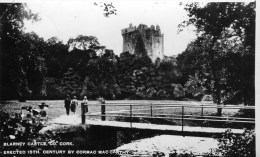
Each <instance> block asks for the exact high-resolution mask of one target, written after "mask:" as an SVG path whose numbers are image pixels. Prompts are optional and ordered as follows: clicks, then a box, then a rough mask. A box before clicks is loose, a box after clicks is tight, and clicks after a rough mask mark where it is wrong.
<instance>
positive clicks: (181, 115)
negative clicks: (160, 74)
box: [81, 103, 255, 131]
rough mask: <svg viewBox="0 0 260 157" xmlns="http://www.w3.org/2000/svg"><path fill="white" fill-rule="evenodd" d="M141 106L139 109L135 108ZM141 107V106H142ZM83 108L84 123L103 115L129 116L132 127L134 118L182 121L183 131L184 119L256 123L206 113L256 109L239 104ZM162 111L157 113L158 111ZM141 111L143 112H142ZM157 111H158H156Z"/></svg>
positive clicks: (122, 105)
mask: <svg viewBox="0 0 260 157" xmlns="http://www.w3.org/2000/svg"><path fill="white" fill-rule="evenodd" d="M97 105H99V106H100V109H101V110H100V112H98V113H86V111H87V109H88V107H91V106H97ZM108 107H113V108H114V110H113V111H106V108H108ZM119 107H121V108H122V107H124V108H126V109H124V110H119V111H118V110H117V108H119ZM134 107H139V109H133V108H134ZM140 107H141V108H140ZM81 109H82V124H84V123H85V119H86V116H95V117H97V116H98V117H101V120H102V121H105V120H106V118H107V117H121V118H129V120H130V127H132V123H133V119H134V118H146V119H170V120H178V121H181V127H182V131H183V129H184V121H204V122H205V121H206V122H226V123H249V124H252V125H254V124H255V118H241V117H233V116H214V115H205V113H204V112H205V110H206V109H222V110H226V109H234V110H239V109H244V110H255V107H254V106H237V105H226V106H222V105H212V104H201V105H183V104H170V103H160V104H152V103H150V104H143V103H106V104H88V105H85V104H81ZM171 109H175V110H178V111H177V112H176V113H167V112H166V113H165V111H169V110H171ZM192 109H197V110H198V109H199V110H200V112H197V113H196V114H185V111H186V110H192ZM160 110H163V111H162V112H159V113H157V112H158V111H160ZM140 111H141V112H140ZM156 111H157V112H156Z"/></svg>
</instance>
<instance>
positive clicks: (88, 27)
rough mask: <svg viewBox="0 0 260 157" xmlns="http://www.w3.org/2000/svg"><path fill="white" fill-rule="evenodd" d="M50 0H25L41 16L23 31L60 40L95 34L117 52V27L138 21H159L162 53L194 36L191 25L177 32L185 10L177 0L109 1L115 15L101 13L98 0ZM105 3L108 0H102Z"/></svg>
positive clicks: (172, 50)
mask: <svg viewBox="0 0 260 157" xmlns="http://www.w3.org/2000/svg"><path fill="white" fill-rule="evenodd" d="M94 2H95V1H76V2H72V1H65V2H64V1H63V2H59V1H54V2H50V1H47V2H42V1H38V2H31V1H29V2H27V4H28V7H29V8H30V9H31V10H32V11H33V12H35V13H38V14H39V16H40V18H41V20H40V21H38V22H34V23H32V22H26V25H25V27H26V31H27V32H31V31H34V32H36V33H37V34H38V35H39V36H40V37H43V38H44V39H45V40H47V39H49V38H51V37H57V38H58V39H60V40H62V41H63V42H64V43H67V41H68V39H69V38H75V37H77V36H78V35H86V36H88V35H92V36H96V37H97V38H98V40H99V42H100V44H101V45H104V46H106V48H107V49H112V50H114V52H115V54H117V55H118V54H120V53H121V52H122V49H123V47H122V46H123V38H122V35H121V29H123V28H127V27H128V26H129V24H130V23H132V24H133V26H138V25H139V24H146V25H148V26H149V27H150V26H151V25H154V26H156V25H159V26H160V28H161V32H162V33H164V54H165V55H167V56H171V55H177V54H179V53H181V52H182V51H184V50H185V48H186V47H187V44H188V43H190V42H191V41H192V40H194V39H195V37H196V34H195V32H194V31H193V30H195V28H194V27H190V28H186V29H185V30H184V31H182V32H180V33H178V24H180V23H181V22H182V21H183V20H185V19H187V13H186V11H185V10H184V9H183V6H180V5H179V2H177V1H114V2H113V1H112V2H113V6H114V7H115V8H116V9H117V15H111V16H110V17H105V16H104V14H103V13H104V12H103V8H102V7H101V2H97V4H98V5H94ZM106 2H107V3H108V1H106Z"/></svg>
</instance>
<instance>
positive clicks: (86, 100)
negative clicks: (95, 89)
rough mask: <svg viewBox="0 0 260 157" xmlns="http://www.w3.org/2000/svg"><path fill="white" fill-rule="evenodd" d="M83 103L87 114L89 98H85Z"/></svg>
mask: <svg viewBox="0 0 260 157" xmlns="http://www.w3.org/2000/svg"><path fill="white" fill-rule="evenodd" d="M82 103H83V104H84V105H85V112H88V105H87V104H88V98H87V96H84V99H83V101H82Z"/></svg>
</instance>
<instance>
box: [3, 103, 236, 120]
mask: <svg viewBox="0 0 260 157" xmlns="http://www.w3.org/2000/svg"><path fill="white" fill-rule="evenodd" d="M42 102H45V103H46V104H47V105H49V108H48V110H47V114H48V118H49V119H54V118H57V117H59V116H61V115H65V108H64V101H63V100H50V101H49V100H35V101H26V102H18V101H6V102H1V103H0V104H1V108H0V109H1V110H5V111H6V112H8V113H10V114H14V113H19V112H21V107H23V106H32V107H33V108H38V105H39V104H41V103H42ZM80 103H81V102H80V101H79V104H80ZM119 103H121V104H124V105H128V104H133V106H132V114H133V115H134V114H140V113H141V114H150V113H151V108H150V106H144V105H142V104H151V103H152V104H153V105H157V106H153V108H152V114H153V115H158V114H181V113H182V110H181V108H176V107H174V108H173V107H169V106H166V107H164V106H162V105H167V104H175V105H180V106H181V105H194V106H197V105H201V104H202V103H201V102H196V101H174V100H116V101H115V100H114V101H112V100H111V101H109V100H107V101H106V112H107V113H115V114H118V113H124V114H130V106H124V105H120V104H119ZM89 104H90V105H89V106H88V111H89V113H100V112H101V107H100V104H99V102H97V101H89ZM112 104H119V105H117V106H112ZM204 105H215V104H213V103H207V104H205V103H204ZM237 111H238V109H223V115H224V116H227V115H229V116H232V115H234V114H235V113H236V112H237ZM216 112H217V109H215V108H203V114H204V115H211V114H214V113H216ZM201 113H202V108H188V107H185V108H184V114H188V115H191V114H192V115H201ZM76 114H77V115H78V116H80V115H81V107H80V105H79V106H78V107H77V111H76Z"/></svg>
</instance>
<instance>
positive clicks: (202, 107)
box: [201, 104, 204, 117]
mask: <svg viewBox="0 0 260 157" xmlns="http://www.w3.org/2000/svg"><path fill="white" fill-rule="evenodd" d="M203 114H204V113H203V104H202V107H201V117H203Z"/></svg>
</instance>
